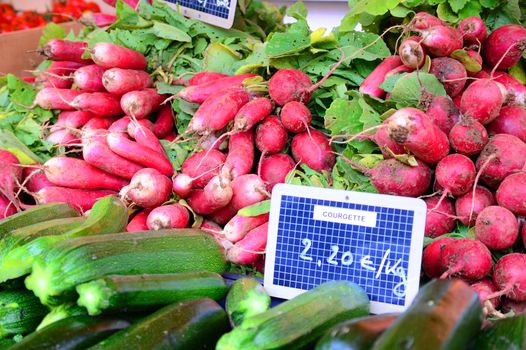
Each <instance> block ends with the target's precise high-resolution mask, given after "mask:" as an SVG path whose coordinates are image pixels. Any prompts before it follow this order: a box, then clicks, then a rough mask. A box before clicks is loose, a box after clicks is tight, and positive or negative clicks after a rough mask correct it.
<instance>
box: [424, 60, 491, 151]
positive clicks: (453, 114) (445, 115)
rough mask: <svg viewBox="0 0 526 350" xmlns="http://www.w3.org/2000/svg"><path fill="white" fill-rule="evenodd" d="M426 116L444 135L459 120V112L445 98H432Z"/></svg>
mask: <svg viewBox="0 0 526 350" xmlns="http://www.w3.org/2000/svg"><path fill="white" fill-rule="evenodd" d="M435 59H437V58H435ZM426 114H427V115H428V117H430V118H431V119H432V120H433V122H434V123H435V124H436V125H437V126H438V127H439V128H440V130H442V131H443V132H445V133H446V134H448V133H449V132H450V131H451V129H452V128H453V126H454V125H455V124H456V123H457V122H458V121H459V120H460V111H459V110H458V108H457V107H456V106H455V104H454V103H453V101H451V100H450V99H449V98H447V97H445V96H433V98H432V100H431V102H430V103H429V105H428V106H427V108H426ZM481 149H482V148H481Z"/></svg>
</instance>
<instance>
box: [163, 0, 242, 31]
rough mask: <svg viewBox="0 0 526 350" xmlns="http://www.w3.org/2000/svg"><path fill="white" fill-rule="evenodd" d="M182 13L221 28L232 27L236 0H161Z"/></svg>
mask: <svg viewBox="0 0 526 350" xmlns="http://www.w3.org/2000/svg"><path fill="white" fill-rule="evenodd" d="M163 1H164V2H166V3H168V4H169V5H170V6H171V7H173V8H174V9H176V10H178V11H180V12H181V13H182V14H183V15H185V16H187V17H191V18H195V19H198V20H200V21H203V22H206V23H210V24H213V25H215V26H218V27H222V28H227V29H228V28H232V25H233V24H234V17H235V15H236V5H237V0H194V1H190V0H163Z"/></svg>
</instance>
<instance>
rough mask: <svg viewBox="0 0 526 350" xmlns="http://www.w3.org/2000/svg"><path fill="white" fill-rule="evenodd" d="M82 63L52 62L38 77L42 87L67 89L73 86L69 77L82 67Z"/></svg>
mask: <svg viewBox="0 0 526 350" xmlns="http://www.w3.org/2000/svg"><path fill="white" fill-rule="evenodd" d="M82 66H83V64H82V63H78V62H69V61H53V62H51V64H50V65H49V67H48V69H47V70H46V71H44V72H42V73H41V74H40V76H39V81H41V82H42V83H43V86H44V87H50V88H57V89H69V88H71V85H73V79H72V78H71V75H72V74H73V72H75V71H76V70H77V69H79V68H80V67H82Z"/></svg>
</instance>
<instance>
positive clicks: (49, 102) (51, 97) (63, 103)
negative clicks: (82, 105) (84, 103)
mask: <svg viewBox="0 0 526 350" xmlns="http://www.w3.org/2000/svg"><path fill="white" fill-rule="evenodd" d="M80 94H82V92H80V91H76V90H70V89H55V88H43V89H42V90H40V91H39V92H38V93H37V95H36V97H35V104H36V105H37V106H39V107H41V108H44V109H60V110H63V111H68V110H69V111H71V110H74V109H75V108H74V107H73V106H71V102H72V101H73V100H74V99H75V97H77V96H78V95H80Z"/></svg>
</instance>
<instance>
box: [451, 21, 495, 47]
mask: <svg viewBox="0 0 526 350" xmlns="http://www.w3.org/2000/svg"><path fill="white" fill-rule="evenodd" d="M457 29H458V31H459V32H460V34H461V35H462V37H463V38H464V42H466V43H472V44H478V45H480V44H482V43H483V42H484V40H486V37H487V36H488V29H487V28H486V25H485V24H484V21H482V19H480V18H479V17H476V16H472V17H467V18H464V19H463V20H462V21H461V22H460V23H459V24H458V27H457Z"/></svg>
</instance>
